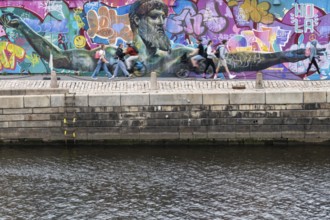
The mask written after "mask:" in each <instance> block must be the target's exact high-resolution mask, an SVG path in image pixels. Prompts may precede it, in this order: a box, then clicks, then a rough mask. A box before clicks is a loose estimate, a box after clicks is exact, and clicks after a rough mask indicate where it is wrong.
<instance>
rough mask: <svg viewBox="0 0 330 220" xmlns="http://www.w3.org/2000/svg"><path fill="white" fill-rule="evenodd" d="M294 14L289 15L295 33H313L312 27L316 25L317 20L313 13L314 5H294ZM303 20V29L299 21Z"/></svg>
mask: <svg viewBox="0 0 330 220" xmlns="http://www.w3.org/2000/svg"><path fill="white" fill-rule="evenodd" d="M294 10H295V12H294V14H291V23H292V24H294V31H295V33H307V32H308V31H310V32H311V33H314V26H316V25H318V23H319V18H318V17H317V15H315V13H314V4H297V3H296V4H294ZM301 19H302V20H303V29H302V28H301V27H300V25H299V23H300V20H301Z"/></svg>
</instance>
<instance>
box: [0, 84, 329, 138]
mask: <svg viewBox="0 0 330 220" xmlns="http://www.w3.org/2000/svg"><path fill="white" fill-rule="evenodd" d="M329 94H330V93H329V91H327V90H325V91H320V90H310V91H309V90H303V91H302V90H298V89H293V90H289V91H280V92H278V91H274V90H253V89H250V90H247V91H238V90H237V91H235V90H219V91H202V92H191V91H186V92H185V91H180V93H169V92H165V91H158V92H157V91H149V92H140V93H138V92H137V93H134V94H131V93H125V92H122V93H120V92H118V93H112V94H104V93H102V94H97V93H93V94H84V93H79V94H75V93H68V92H67V93H63V94H46V95H42V94H31V95H26V94H22V95H0V140H1V141H3V142H7V141H35V140H41V141H82V142H83V141H113V140H116V141H121V140H123V141H127V140H130V141H132V143H134V142H135V141H136V142H139V141H155V140H156V141H161V140H171V141H176V140H180V141H194V140H196V141H200V140H204V141H212V140H217V141H236V142H237V141H239V142H244V141H252V142H253V141H258V142H260V141H276V140H285V141H288V142H290V141H292V142H294V141H299V142H310V143H314V142H326V141H329V139H330V101H329V100H330V98H329Z"/></svg>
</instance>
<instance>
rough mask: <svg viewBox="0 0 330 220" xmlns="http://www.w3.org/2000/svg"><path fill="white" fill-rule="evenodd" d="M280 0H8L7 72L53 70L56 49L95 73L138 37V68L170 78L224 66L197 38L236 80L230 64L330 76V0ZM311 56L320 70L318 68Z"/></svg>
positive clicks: (58, 66)
mask: <svg viewBox="0 0 330 220" xmlns="http://www.w3.org/2000/svg"><path fill="white" fill-rule="evenodd" d="M279 2H280V4H274V1H273V0H203V1H201V0H39V1H30V0H17V1H11V0H3V1H0V72H1V73H6V74H7V73H10V74H22V73H26V74H37V73H49V72H50V67H49V62H50V60H49V59H50V57H53V60H52V61H53V62H52V63H53V67H54V69H55V70H56V71H57V72H58V73H66V74H70V73H72V74H73V73H74V72H76V71H79V72H81V73H82V74H85V75H91V74H92V72H93V70H94V69H95V67H96V65H97V62H98V60H97V59H96V58H95V54H96V51H97V50H98V49H99V48H100V46H101V45H102V44H104V45H105V52H106V59H107V60H108V61H109V64H108V67H109V69H110V70H111V71H113V70H114V68H115V66H116V62H117V55H116V49H117V47H118V45H119V44H123V45H124V52H125V47H126V46H127V44H128V43H130V44H132V45H134V49H136V50H137V52H138V55H137V59H134V65H133V66H134V68H132V69H131V70H130V71H133V73H134V74H135V75H137V76H142V75H144V74H146V75H148V74H150V73H151V72H153V71H155V72H157V73H158V75H159V76H163V77H171V76H179V77H202V76H204V72H206V73H213V72H214V71H215V70H212V67H209V69H206V70H205V66H206V60H207V59H206V56H207V55H205V53H206V52H205V51H206V50H204V49H203V50H199V49H198V44H197V41H198V40H200V42H201V44H202V45H204V47H205V49H206V45H207V43H208V42H209V41H210V40H212V42H213V44H211V50H208V51H209V56H207V57H210V56H211V55H210V54H213V55H212V58H211V59H212V60H213V62H214V63H215V64H216V65H217V64H218V63H219V66H218V68H217V69H218V70H219V73H217V74H218V77H221V78H229V74H228V71H226V70H225V67H224V66H223V63H225V64H226V65H227V67H228V69H229V71H230V72H231V73H233V75H234V76H235V77H236V79H254V78H255V77H256V72H257V71H261V72H262V73H263V74H264V78H266V79H300V80H303V79H305V80H320V79H321V80H327V79H330V55H329V54H330V53H329V52H330V45H329V38H330V19H329V14H328V12H329V11H330V3H328V2H327V1H314V0H299V1H297V0H296V1H279ZM224 40H225V41H226V42H227V43H226V45H225V48H226V50H227V52H226V54H225V55H224V57H225V58H224V59H225V61H226V62H220V59H219V57H217V56H216V54H217V53H216V52H217V50H218V48H221V47H223V46H221V47H219V46H220V45H221V44H222V43H221V42H224ZM314 46H315V48H316V49H315V53H314V52H312V53H311V51H313V47H314ZM197 52H199V53H200V55H201V56H200V59H199V60H198V63H196V62H197V61H195V60H194V59H195V58H194V57H195V55H196V53H197ZM202 53H203V54H202ZM311 54H314V55H311ZM312 56H315V57H314V60H315V62H316V64H317V66H318V67H319V69H317V67H316V66H315V65H312V66H311V68H309V67H310V63H311V60H312ZM128 57H129V55H128V54H127V55H126V58H128ZM132 60H133V59H132ZM315 62H314V63H315ZM139 66H141V67H143V71H144V72H143V74H142V73H141V72H139V69H138V67H139ZM307 70H309V71H308V72H307ZM206 75H207V74H206ZM209 76H211V75H209Z"/></svg>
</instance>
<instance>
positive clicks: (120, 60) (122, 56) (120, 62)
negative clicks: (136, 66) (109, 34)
mask: <svg viewBox="0 0 330 220" xmlns="http://www.w3.org/2000/svg"><path fill="white" fill-rule="evenodd" d="M125 55H126V54H125V53H124V51H123V44H122V43H120V44H119V46H118V48H117V50H116V56H117V66H116V68H115V71H114V74H113V76H112V77H111V79H113V78H115V77H117V76H118V71H119V69H121V71H123V73H124V75H125V76H126V77H130V74H129V72H128V71H127V69H126V66H125V63H124V62H125Z"/></svg>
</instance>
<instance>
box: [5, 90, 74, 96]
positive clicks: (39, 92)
mask: <svg viewBox="0 0 330 220" xmlns="http://www.w3.org/2000/svg"><path fill="white" fill-rule="evenodd" d="M68 92H69V90H68V89H0V96H10V95H51V94H65V93H68Z"/></svg>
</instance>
